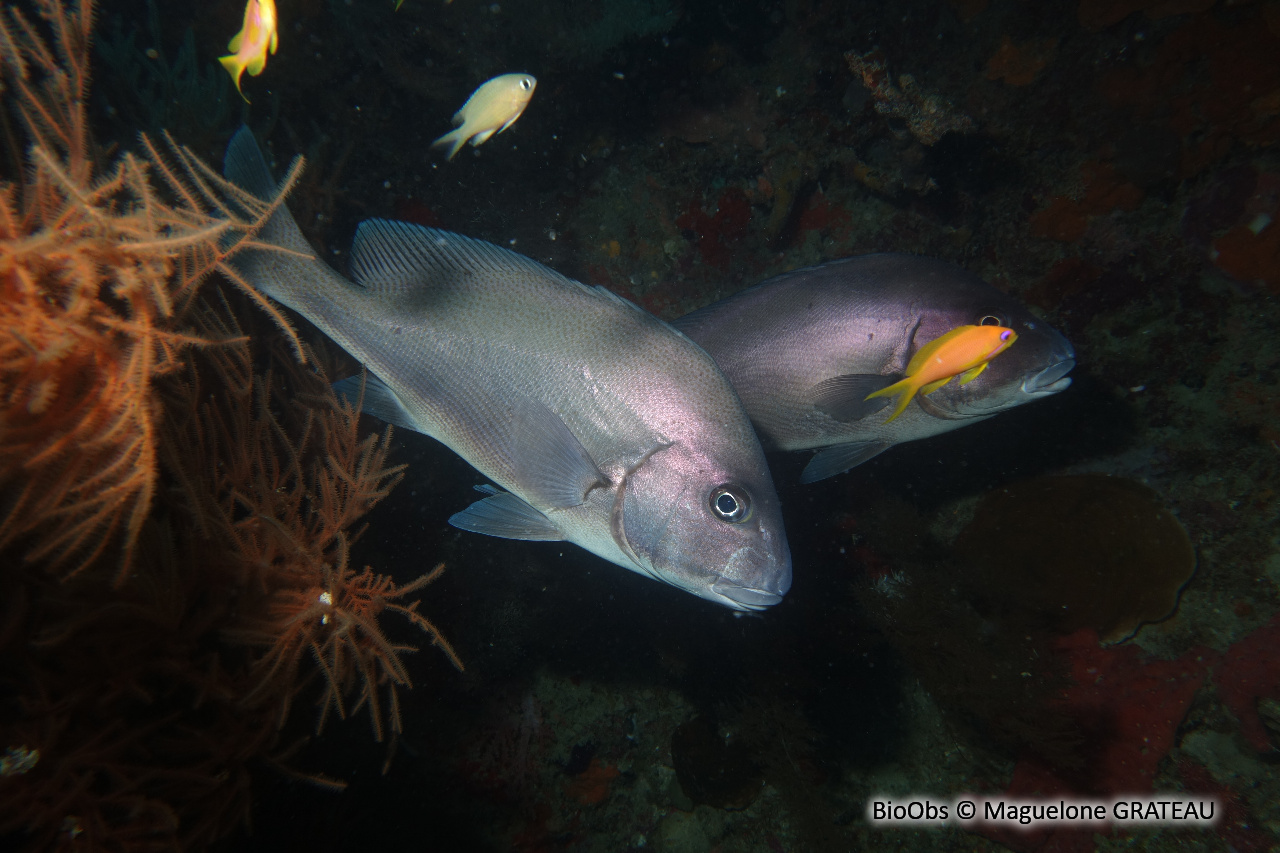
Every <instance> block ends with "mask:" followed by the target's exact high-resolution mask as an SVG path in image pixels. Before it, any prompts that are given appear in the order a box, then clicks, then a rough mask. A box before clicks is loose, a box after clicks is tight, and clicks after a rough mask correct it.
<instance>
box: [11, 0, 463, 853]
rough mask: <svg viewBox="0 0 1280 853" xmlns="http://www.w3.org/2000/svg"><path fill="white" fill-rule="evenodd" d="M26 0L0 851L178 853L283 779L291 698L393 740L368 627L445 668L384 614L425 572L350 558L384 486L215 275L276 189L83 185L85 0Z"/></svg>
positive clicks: (390, 685) (196, 166) (121, 168)
mask: <svg viewBox="0 0 1280 853" xmlns="http://www.w3.org/2000/svg"><path fill="white" fill-rule="evenodd" d="M35 5H36V8H37V11H38V13H39V16H40V18H41V19H42V20H43V23H41V22H40V21H38V20H34V19H32V18H30V17H28V16H26V15H24V14H23V13H22V12H21V11H18V10H16V9H12V8H11V9H9V10H7V12H5V13H3V15H0V65H2V66H3V72H4V74H3V81H4V86H5V103H6V106H8V107H11V108H12V109H13V110H14V111H15V113H16V116H17V118H18V119H19V123H20V126H21V128H22V129H23V131H24V132H25V136H26V142H27V145H28V148H27V151H28V154H27V156H28V161H29V167H28V168H27V170H26V173H25V174H26V177H25V179H23V180H22V181H20V182H18V183H12V184H4V185H0V756H3V758H2V759H0V845H3V844H15V845H16V844H18V843H21V844H22V845H24V846H26V847H28V848H29V849H62V848H65V849H76V850H139V849H156V850H160V849H192V848H199V847H203V846H206V845H207V844H209V843H210V842H212V841H214V840H216V839H217V838H220V837H223V836H225V835H226V834H228V833H229V832H231V831H232V830H233V829H235V828H236V827H237V826H239V825H241V824H242V823H243V822H244V821H245V820H246V819H247V816H248V814H249V810H250V804H251V797H250V794H251V791H252V777H253V775H254V772H255V768H257V767H273V766H274V767H277V768H283V764H284V761H285V758H286V757H287V756H288V755H289V754H290V748H288V747H286V746H285V745H284V743H285V740H286V734H287V728H286V725H287V723H288V721H289V720H290V709H291V708H292V707H293V706H294V704H296V702H297V700H298V698H299V697H303V696H305V697H307V698H310V697H312V696H314V697H315V699H316V702H317V703H318V705H319V707H320V709H321V723H323V720H324V718H325V715H326V714H328V713H331V712H336V713H337V714H338V715H339V716H347V715H349V714H350V713H352V712H354V711H356V710H358V709H360V708H362V707H366V706H367V707H368V709H369V710H370V712H371V714H370V716H371V717H372V719H373V721H374V730H375V734H377V735H378V736H379V737H380V738H381V737H382V736H383V735H384V733H385V732H387V731H390V732H391V733H392V734H393V735H394V733H396V732H398V731H399V727H400V722H399V714H398V700H397V698H396V692H395V691H396V690H397V688H400V687H407V686H409V674H408V671H407V670H406V668H405V666H404V664H403V662H402V656H403V655H404V654H405V653H406V652H408V651H410V650H411V648H410V647H409V646H406V645H403V644H395V643H392V642H391V641H389V640H388V639H387V637H386V636H385V634H384V633H383V631H382V627H381V626H380V623H379V620H380V618H381V616H382V615H383V614H384V613H386V612H388V611H391V612H396V613H398V614H400V615H401V616H402V617H405V618H407V619H408V620H409V622H410V623H412V624H414V625H416V626H417V627H418V628H420V629H422V630H424V631H425V632H426V633H427V635H428V636H429V638H430V639H431V641H432V642H433V643H434V644H436V645H438V646H440V647H441V648H442V649H443V650H444V651H445V652H446V653H447V654H448V655H449V656H450V658H451V659H452V660H454V662H455V663H456V662H457V658H456V656H455V655H454V654H453V652H452V650H451V649H450V648H449V647H448V645H447V643H446V642H445V641H444V639H443V637H441V635H440V633H439V632H438V631H437V630H436V629H435V627H434V625H432V623H431V622H429V621H427V620H426V619H425V618H424V617H423V616H422V615H421V614H419V613H418V612H417V603H416V602H410V601H408V600H406V597H407V596H409V595H410V594H413V593H416V592H418V591H420V590H421V589H422V588H423V587H424V586H425V585H426V584H427V583H429V582H430V581H431V580H433V579H434V578H435V577H437V576H438V574H439V571H440V570H439V568H437V570H436V571H434V572H431V573H428V574H427V575H424V576H423V577H421V578H419V579H418V580H417V581H414V582H412V583H409V584H406V585H404V586H397V585H396V584H395V583H394V582H393V581H392V580H391V579H390V578H389V577H386V576H383V575H378V574H376V573H374V572H373V570H372V569H369V568H366V569H365V570H364V571H363V572H361V573H357V572H356V571H354V570H353V569H351V568H350V567H349V565H348V557H349V547H350V545H351V543H352V542H354V541H355V540H356V539H357V538H358V536H359V531H358V530H357V529H356V527H357V524H358V522H359V520H360V518H361V517H362V516H363V515H364V514H365V513H366V512H368V510H369V509H370V508H372V507H373V505H374V504H376V503H377V502H378V501H379V500H381V499H382V498H383V497H385V496H386V494H387V493H388V492H389V491H390V489H391V488H392V487H393V486H394V485H395V483H396V482H397V481H398V479H399V477H400V473H401V469H400V468H399V467H397V466H392V465H388V463H387V453H388V451H389V442H390V434H389V432H388V433H387V434H386V435H383V436H381V437H378V436H369V437H367V438H363V439H362V438H361V436H360V435H359V432H358V429H357V426H358V419H357V413H356V409H355V408H353V407H352V406H350V405H348V404H344V403H340V402H339V401H338V400H337V399H336V397H335V396H334V394H333V392H332V390H331V389H330V387H329V384H328V381H327V379H326V378H325V376H324V375H323V373H322V372H321V371H320V370H319V369H318V368H317V367H316V366H315V359H312V358H308V359H305V360H304V359H302V358H299V356H301V355H303V353H304V348H303V346H302V344H301V342H300V341H299V339H298V338H297V336H296V335H295V334H294V333H293V332H292V330H291V329H290V328H289V327H288V325H287V323H285V322H284V321H283V318H282V317H281V316H280V315H279V313H278V312H277V311H276V310H275V309H273V308H271V307H270V306H269V305H267V304H266V303H265V302H264V301H263V300H262V298H261V297H260V296H257V295H256V294H255V293H253V292H252V290H251V289H250V288H248V286H247V285H246V284H245V283H244V282H241V281H239V280H238V279H236V278H235V277H234V274H232V273H231V272H230V270H229V269H228V268H227V264H226V261H227V258H228V257H229V256H230V255H231V254H232V253H234V252H235V251H237V250H238V249H239V248H241V247H242V246H244V245H246V244H250V243H252V242H253V240H254V235H255V233H256V229H257V228H258V227H259V226H260V224H261V223H262V222H263V221H265V218H266V217H268V216H269V215H270V214H271V212H272V210H273V209H274V205H278V204H280V203H282V201H281V199H282V198H283V192H282V193H281V195H280V197H279V198H277V199H275V200H273V201H271V202H270V203H263V202H260V201H257V200H256V199H252V198H248V197H246V196H244V194H243V193H240V192H239V191H238V190H236V189H235V188H234V187H232V186H229V185H227V184H225V183H224V182H223V181H221V179H220V178H219V177H218V176H217V175H216V174H215V173H213V172H212V171H211V170H210V169H208V168H207V167H206V166H204V164H203V163H201V162H200V161H199V160H197V159H196V158H195V157H193V156H192V155H191V154H190V153H189V152H187V151H186V150H185V149H182V148H180V147H178V146H176V145H173V144H172V143H171V144H170V145H169V151H168V152H167V154H165V155H162V154H161V152H160V151H159V150H157V148H156V147H155V146H153V145H152V143H150V142H149V141H148V140H145V139H144V140H143V142H142V145H143V154H142V155H141V156H135V155H131V154H124V155H122V156H120V157H119V158H118V159H116V160H115V161H114V162H113V163H111V164H110V165H108V166H105V167H102V166H98V165H96V164H95V163H94V161H93V152H92V150H91V145H90V142H89V140H88V134H87V130H86V122H85V115H84V107H83V105H84V103H85V102H86V94H87V90H88V74H87V68H88V62H87V55H88V54H87V52H88V45H89V38H90V35H91V30H92V20H93V8H92V3H90V2H81V3H79V4H75V5H69V6H64V5H63V4H61V3H59V2H56V0H38V2H36V4H35ZM46 32H47V33H49V34H50V35H49V36H48V37H47V38H46V37H45V36H44V35H43V34H44V33H46ZM296 175H297V167H295V169H294V170H293V171H291V172H290V175H289V177H288V178H286V181H285V187H286V189H287V187H288V186H290V185H291V182H292V181H293V180H294V178H296ZM219 270H221V271H223V272H224V273H225V276H224V278H227V279H229V280H230V283H231V284H232V285H233V286H232V287H224V288H222V289H221V290H220V289H219V288H220V287H221V286H222V285H221V284H220V283H219V282H218V281H217V277H216V275H214V274H215V273H216V272H218V271H219ZM234 285H239V287H235V286H234ZM255 302H256V303H257V305H258V306H259V307H261V308H266V309H267V312H266V313H268V314H271V315H273V316H274V318H275V320H276V323H275V324H274V325H272V324H270V323H264V322H263V321H262V320H261V319H260V318H261V317H263V316H264V314H263V312H261V311H259V310H258V309H256V308H254V303H255ZM259 326H260V327H262V328H257V327H259ZM246 330H247V332H248V333H246ZM317 608H318V609H317ZM459 665H460V664H459Z"/></svg>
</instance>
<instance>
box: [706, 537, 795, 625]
mask: <svg viewBox="0 0 1280 853" xmlns="http://www.w3.org/2000/svg"><path fill="white" fill-rule="evenodd" d="M760 563H764V566H763V567H762V569H757V570H756V571H754V572H750V573H747V576H748V577H750V576H752V575H755V577H754V578H753V581H754V582H753V583H747V582H744V581H740V580H734V579H733V577H732V575H734V574H735V572H734V569H735V568H736V567H737V566H740V565H743V564H746V565H759V564H760ZM710 589H711V592H712V593H713V594H714V595H715V596H717V598H718V600H719V601H720V603H721V604H723V605H725V606H726V607H732V608H733V609H734V610H764V609H765V608H767V607H772V606H773V605H775V604H777V603H778V602H780V601H782V596H784V595H786V594H787V590H789V589H791V559H790V555H789V554H788V555H786V556H785V559H780V558H778V557H777V556H775V555H769V556H768V557H763V556H762V555H761V553H760V552H759V551H757V550H756V549H754V548H742V549H740V550H739V551H738V552H737V553H735V554H734V555H733V557H731V558H730V560H729V564H728V565H727V566H726V567H725V574H724V575H721V576H720V577H719V578H717V579H716V580H715V582H714V583H712V584H711V587H710Z"/></svg>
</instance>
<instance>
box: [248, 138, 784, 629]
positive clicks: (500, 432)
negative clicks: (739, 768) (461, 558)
mask: <svg viewBox="0 0 1280 853" xmlns="http://www.w3.org/2000/svg"><path fill="white" fill-rule="evenodd" d="M226 174H227V177H228V178H230V179H231V180H232V181H234V182H235V183H236V184H238V185H240V186H241V187H242V188H244V189H246V190H247V191H249V192H250V193H252V194H253V195H255V196H257V197H258V198H262V199H267V198H270V197H272V196H273V195H274V194H275V192H276V191H277V189H276V186H275V183H274V181H273V180H272V177H271V173H270V170H269V169H268V168H267V165H266V163H265V161H264V160H263V158H262V154H261V152H260V151H259V149H258V146H257V143H256V142H255V141H254V139H253V135H252V134H251V133H250V132H249V131H248V130H247V129H241V130H240V132H239V133H238V134H236V136H235V138H234V139H233V140H232V141H231V145H230V147H229V148H228V149H227V159H226ZM260 239H261V241H262V242H264V243H268V244H273V245H275V246H277V247H280V248H282V249H284V250H285V251H268V250H254V251H249V252H245V253H243V254H240V255H237V256H236V259H235V263H236V266H237V270H238V272H239V273H240V274H241V275H243V276H244V278H245V279H246V280H247V281H248V282H250V283H251V284H252V285H253V286H255V287H257V288H259V289H260V290H261V291H262V292H263V293H265V294H267V295H268V296H270V297H271V298H272V299H274V300H276V301H278V302H281V303H283V304H285V305H287V306H289V307H290V308H292V309H294V310H295V311H297V312H298V313H300V314H302V315H303V316H304V317H306V318H307V319H308V320H310V321H311V322H312V323H314V324H315V325H316V326H317V327H318V328H319V329H321V330H322V331H323V332H324V333H325V334H327V335H328V336H329V337H330V338H332V339H333V340H334V341H335V342H336V343H337V344H339V345H340V346H341V347H343V348H344V349H346V350H347V351H348V352H349V353H351V354H352V355H353V356H355V357H356V358H357V359H359V360H360V361H361V362H362V363H363V364H364V365H365V366H366V367H367V368H368V370H369V372H370V373H371V374H372V376H371V377H370V378H369V383H368V387H367V389H366V391H365V408H366V410H367V411H369V412H371V413H372V414H375V415H377V416H378V417H381V418H383V419H384V420H387V421H389V422H391V423H395V424H399V425H401V426H404V427H407V428H409V429H413V430H417V431H418V432H422V433H425V434H427V435H430V436H432V437H434V438H436V439H439V440H440V441H442V442H443V443H444V444H446V445H448V446H449V447H450V448H452V449H453V450H454V451H455V452H457V453H458V454H459V455H461V456H462V457H463V458H464V459H466V460H467V461H468V462H470V463H471V464H472V465H474V466H475V467H476V468H477V469H479V470H480V471H481V473H483V474H484V475H485V476H486V477H488V478H489V479H490V480H492V482H494V483H496V484H497V485H498V486H499V487H501V490H499V489H495V488H484V489H481V491H485V492H486V493H487V494H488V495H489V497H486V498H484V499H483V500H480V501H478V502H477V503H475V504H473V505H471V507H469V508H468V509H466V510H465V511H463V512H460V513H458V514H457V515H455V516H454V517H453V518H451V519H450V522H451V523H452V524H454V525H455V526H457V527H460V528H463V529H466V530H472V531H476V532H479V533H486V534H489V535H492V536H501V537H504V538H510V539H537V540H562V539H563V540H567V541H570V542H574V543H576V544H578V545H581V546H582V547H583V548H586V549H587V550H588V551H591V552H592V553H595V554H598V555H599V556H601V557H603V558H605V559H606V560H610V561H612V562H614V563H617V564H618V565H619V566H622V567H624V568H627V569H631V570H632V571H635V572H639V573H640V574H643V575H647V576H649V577H652V578H655V579H657V580H661V581H665V582H666V583H669V584H671V585H673V586H676V587H679V588H681V589H684V590H686V591H688V592H691V593H693V594H695V595H699V596H702V597H703V598H706V599H709V600H711V601H715V602H717V603H719V604H722V605H725V606H727V607H732V608H735V609H738V610H759V609H762V608H764V607H767V606H769V605H772V604H776V603H777V602H778V601H780V600H781V598H782V596H783V594H784V593H786V591H787V589H788V588H789V587H790V585H791V556H790V552H789V551H788V548H787V539H786V533H785V532H784V530H783V526H782V518H781V513H780V509H779V505H778V496H777V493H776V492H775V491H774V487H773V481H772V480H771V479H770V477H769V470H768V467H767V465H766V463H765V460H764V453H763V451H762V450H761V449H760V444H759V442H758V441H757V440H756V436H755V434H754V432H753V431H752V429H751V424H750V422H749V421H748V419H747V415H746V413H745V412H744V411H743V408H742V405H741V403H740V402H739V401H738V398H737V396H736V395H735V394H734V391H733V388H732V387H731V386H730V385H729V383H728V381H727V380H726V379H725V378H724V375H723V374H722V373H721V372H720V370H719V369H717V368H716V365H715V363H714V362H713V361H712V360H711V358H710V356H708V355H707V354H706V353H705V352H703V351H702V350H701V349H700V348H699V347H697V346H696V345H694V344H693V343H692V342H691V341H689V339H688V338H686V337H684V336H683V335H681V334H679V333H678V332H676V331H675V330H673V329H672V328H671V327H670V326H668V325H667V324H665V323H663V322H661V321H659V320H657V319H656V318H654V317H652V316H650V315H649V314H646V313H645V312H643V311H641V310H640V309H639V308H636V307H635V306H634V305H632V304H631V303H629V302H626V301H625V300H623V299H620V298H618V297H617V296H614V295H613V294H611V293H609V292H608V291H606V290H603V289H600V288H592V287H587V286H585V285H583V284H579V283H578V282H576V281H572V280H570V279H568V278H565V277H564V276H562V275H560V274H558V273H556V272H555V271H553V270H550V269H547V268H546V267H544V266H542V265H540V264H538V263H535V262H534V261H531V260H529V259H528V258H525V257H522V256H520V255H517V254H515V253H514V252H509V251H507V250H505V249H501V248H499V247H497V246H493V245H491V244H489V243H484V242H481V241H479V240H472V239H469V238H467V237H462V236H459V235H456V234H449V233H446V232H444V231H436V230H433V229H429V228H421V227H418V226H415V225H409V224H407V223H401V222H390V221H381V220H371V221H368V222H364V223H362V224H361V225H360V227H359V229H358V230H357V232H356V237H355V243H354V245H353V247H352V250H351V266H350V272H351V275H352V278H353V279H354V281H349V280H347V279H346V278H344V277H343V276H341V275H339V274H338V273H336V272H334V271H333V270H332V269H330V268H329V267H328V266H327V265H326V264H324V263H323V262H322V261H321V260H320V259H319V258H317V257H316V256H315V253H314V252H313V251H312V249H311V247H310V246H309V245H308V244H307V242H306V239H305V238H304V237H303V236H302V233H301V232H300V231H299V230H298V227H297V224H296V223H295V222H294V220H293V217H292V216H291V215H290V214H289V212H288V211H287V210H285V209H283V208H281V209H280V212H279V213H278V214H276V215H275V216H274V217H272V219H271V220H270V221H269V222H268V223H267V224H266V225H265V226H264V228H263V230H262V232H261V236H260ZM340 384H341V383H340Z"/></svg>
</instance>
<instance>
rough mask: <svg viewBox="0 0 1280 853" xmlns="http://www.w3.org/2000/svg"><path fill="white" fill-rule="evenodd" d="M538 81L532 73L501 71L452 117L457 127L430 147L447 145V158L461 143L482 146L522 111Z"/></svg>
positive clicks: (505, 127)
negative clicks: (505, 72) (503, 72)
mask: <svg viewBox="0 0 1280 853" xmlns="http://www.w3.org/2000/svg"><path fill="white" fill-rule="evenodd" d="M537 85H538V81H537V80H535V79H534V77H533V75H532V74H502V75H499V76H497V77H494V78H493V79H492V80H490V81H489V82H488V83H485V84H484V85H483V86H481V87H480V88H479V89H476V91H475V93H474V94H472V96H471V97H470V98H467V102H466V103H465V104H463V105H462V109H460V110H458V112H457V113H455V114H454V116H453V123H454V126H455V127H457V130H453V131H450V132H449V133H446V134H445V135H444V136H442V137H440V138H439V139H437V140H436V141H435V142H433V143H431V147H432V148H448V149H449V159H450V160H452V159H453V155H455V154H457V153H458V149H460V148H461V147H462V146H463V144H464V143H466V142H467V141H468V140H470V142H471V144H472V145H473V146H474V145H483V144H484V143H485V142H488V141H489V137H490V136H493V135H494V134H495V133H502V131H504V130H506V129H507V128H508V127H511V125H513V124H515V121H516V119H518V118H520V114H521V113H523V112H524V108H525V107H527V106H528V105H529V99H530V98H532V97H533V90H534V87H536V86H537Z"/></svg>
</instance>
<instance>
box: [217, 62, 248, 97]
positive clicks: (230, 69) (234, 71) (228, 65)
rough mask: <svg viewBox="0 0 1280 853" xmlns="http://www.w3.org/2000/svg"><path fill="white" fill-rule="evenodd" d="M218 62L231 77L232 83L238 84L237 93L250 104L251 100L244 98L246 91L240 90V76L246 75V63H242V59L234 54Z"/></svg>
mask: <svg viewBox="0 0 1280 853" xmlns="http://www.w3.org/2000/svg"><path fill="white" fill-rule="evenodd" d="M218 61H219V62H221V63H222V67H223V68H225V69H227V73H228V74H230V75H231V82H233V83H235V84H236V91H237V92H239V93H240V97H242V98H244V102H245V103H246V104H247V103H249V99H248V98H245V96H244V90H243V89H241V88H240V76H241V75H242V74H244V63H243V62H241V61H240V57H239V56H238V55H236V54H234V53H233V54H231V55H230V56H220V57H218Z"/></svg>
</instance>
